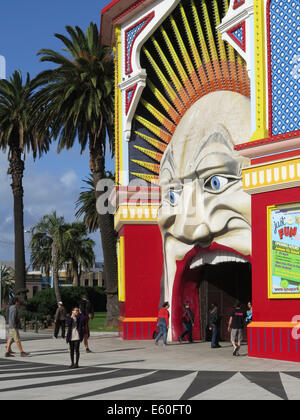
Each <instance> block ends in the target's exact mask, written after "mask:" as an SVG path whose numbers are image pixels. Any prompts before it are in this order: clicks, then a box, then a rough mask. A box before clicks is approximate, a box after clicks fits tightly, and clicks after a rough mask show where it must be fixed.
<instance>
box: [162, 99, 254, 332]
mask: <svg viewBox="0 0 300 420" xmlns="http://www.w3.org/2000/svg"><path fill="white" fill-rule="evenodd" d="M249 138H250V101H249V99H247V98H246V97H244V96H242V95H241V94H239V93H235V92H228V91H218V92H213V93H210V94H208V95H206V96H204V97H202V98H201V99H199V100H198V101H197V102H196V103H194V104H193V106H192V107H191V108H190V109H189V110H188V111H187V112H186V114H185V115H184V117H183V118H182V120H181V121H180V123H179V124H178V126H177V128H176V131H175V133H174V135H173V137H172V140H171V142H170V144H169V146H168V148H167V149H166V151H165V153H164V157H163V160H162V162H161V169H160V186H161V194H162V197H161V198H162V201H161V207H160V210H159V217H158V223H159V226H160V229H161V232H162V237H163V249H164V300H167V301H169V302H170V304H171V309H170V310H171V328H170V329H169V339H171V337H172V336H173V339H176V338H177V336H178V329H180V328H181V322H180V318H181V312H182V306H181V304H182V303H183V302H184V301H185V300H186V299H189V300H190V301H191V299H192V300H193V296H194V298H195V300H197V299H196V296H198V291H197V282H196V281H195V278H196V276H197V275H198V274H197V272H199V267H201V265H203V264H205V263H213V264H216V263H219V262H223V261H239V262H246V261H248V259H249V258H250V257H249V256H250V254H251V222H250V217H251V214H250V213H251V207H250V196H249V195H248V194H246V193H245V192H244V191H243V187H242V178H241V177H242V168H243V167H244V166H246V165H247V164H248V162H247V160H246V159H245V158H242V157H240V156H239V155H238V154H237V153H236V152H235V150H234V145H235V144H238V143H242V142H246V141H249ZM224 281H226V279H225V280H224Z"/></svg>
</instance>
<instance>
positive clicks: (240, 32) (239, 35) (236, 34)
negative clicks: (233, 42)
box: [231, 26, 244, 45]
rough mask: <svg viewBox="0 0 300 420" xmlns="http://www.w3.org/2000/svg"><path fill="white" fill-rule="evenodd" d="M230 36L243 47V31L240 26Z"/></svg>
mask: <svg viewBox="0 0 300 420" xmlns="http://www.w3.org/2000/svg"><path fill="white" fill-rule="evenodd" d="M231 34H232V36H234V37H235V38H236V39H237V40H238V41H239V43H240V44H242V45H243V42H244V41H243V37H244V31H243V27H242V26H240V27H239V28H237V29H236V30H235V31H232V32H231Z"/></svg>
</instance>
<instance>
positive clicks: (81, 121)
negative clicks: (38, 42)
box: [38, 23, 118, 318]
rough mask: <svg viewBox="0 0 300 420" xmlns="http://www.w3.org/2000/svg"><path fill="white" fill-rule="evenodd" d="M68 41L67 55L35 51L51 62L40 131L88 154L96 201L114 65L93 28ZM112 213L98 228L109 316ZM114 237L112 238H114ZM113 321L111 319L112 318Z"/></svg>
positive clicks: (73, 32) (113, 274)
mask: <svg viewBox="0 0 300 420" xmlns="http://www.w3.org/2000/svg"><path fill="white" fill-rule="evenodd" d="M66 30H67V32H68V35H69V37H66V36H64V35H61V34H55V36H56V37H57V38H58V39H60V40H61V41H62V42H63V44H64V51H65V52H66V53H67V56H65V55H63V54H60V53H57V52H55V51H53V50H49V49H42V50H40V51H39V53H38V54H39V55H40V56H41V61H44V62H45V61H46V62H50V63H55V64H56V67H55V68H54V69H52V70H47V71H44V72H42V73H41V74H40V75H39V77H38V80H39V83H41V84H42V85H43V88H42V89H41V90H40V92H39V95H38V103H39V104H40V106H41V107H42V108H43V109H45V113H44V115H43V118H41V120H40V127H42V128H46V129H47V128H48V127H49V128H51V132H52V134H53V136H54V137H55V138H58V139H59V144H58V150H62V149H63V148H66V149H69V148H71V147H73V145H74V143H75V141H76V140H77V139H78V141H79V143H80V145H81V151H84V150H85V149H86V148H88V150H89V163H90V165H89V166H90V170H91V173H92V179H93V185H94V194H95V197H96V200H97V199H98V198H99V196H100V195H101V194H102V193H103V191H102V192H101V191H97V188H96V187H97V184H98V182H99V181H100V180H102V179H103V178H105V177H106V173H105V153H106V145H107V142H108V144H109V146H110V150H111V153H112V154H113V152H114V150H113V114H114V98H113V87H114V63H113V57H112V53H111V49H110V48H109V47H106V46H102V45H100V43H99V31H98V28H97V25H96V24H93V23H91V24H90V26H89V27H88V28H87V30H86V33H84V32H83V31H82V30H81V29H80V28H79V27H78V26H76V27H75V29H74V28H72V27H70V26H67V27H66ZM110 216H111V215H110V214H108V213H107V214H104V215H101V217H100V218H99V228H100V233H101V241H102V248H103V257H104V264H105V267H106V268H105V276H106V293H107V311H108V313H109V312H110V311H111V308H112V307H114V306H115V305H117V304H118V303H117V299H118V298H117V283H118V276H117V255H116V246H115V245H116V244H115V237H114V231H113V224H112V220H111V217H110ZM112 232H113V234H112ZM110 318H111V317H110Z"/></svg>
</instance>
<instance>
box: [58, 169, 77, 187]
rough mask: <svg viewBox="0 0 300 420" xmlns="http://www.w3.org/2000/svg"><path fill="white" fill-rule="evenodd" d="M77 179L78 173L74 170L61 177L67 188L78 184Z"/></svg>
mask: <svg viewBox="0 0 300 420" xmlns="http://www.w3.org/2000/svg"><path fill="white" fill-rule="evenodd" d="M77 180H78V178H77V175H76V173H75V172H74V171H73V170H71V171H68V172H66V173H65V174H64V175H63V176H62V177H60V182H61V183H62V184H63V185H64V186H65V187H66V188H71V187H73V186H74V185H75V184H76V182H77Z"/></svg>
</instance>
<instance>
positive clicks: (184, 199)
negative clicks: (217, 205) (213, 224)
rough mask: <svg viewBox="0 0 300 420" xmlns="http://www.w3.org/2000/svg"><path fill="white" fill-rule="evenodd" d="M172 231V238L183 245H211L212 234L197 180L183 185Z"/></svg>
mask: <svg viewBox="0 0 300 420" xmlns="http://www.w3.org/2000/svg"><path fill="white" fill-rule="evenodd" d="M172 230H173V232H172V234H173V236H174V237H176V238H177V239H179V240H180V241H183V242H185V243H189V244H192V243H195V242H197V243H199V244H200V245H202V246H208V245H209V244H210V243H211V241H212V233H211V229H210V226H209V223H208V220H207V217H206V212H205V206H204V195H203V192H202V191H201V188H200V185H199V181H198V179H195V180H194V181H193V182H189V183H186V184H185V185H184V187H183V191H182V195H181V200H180V206H179V209H178V213H177V215H176V218H175V222H174V225H173V229H172Z"/></svg>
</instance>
